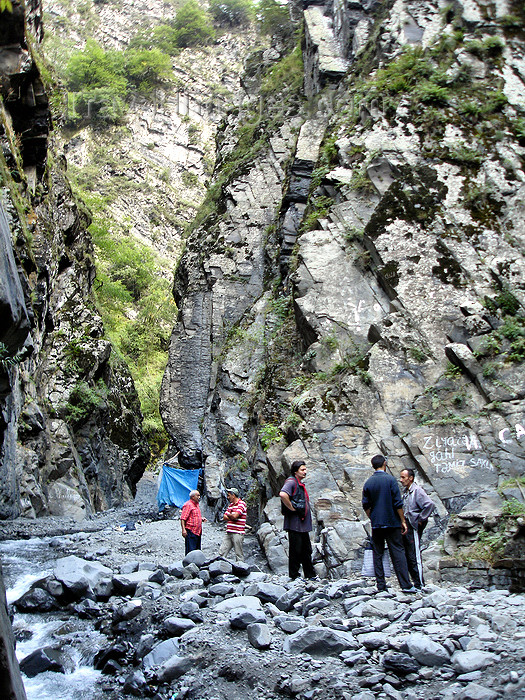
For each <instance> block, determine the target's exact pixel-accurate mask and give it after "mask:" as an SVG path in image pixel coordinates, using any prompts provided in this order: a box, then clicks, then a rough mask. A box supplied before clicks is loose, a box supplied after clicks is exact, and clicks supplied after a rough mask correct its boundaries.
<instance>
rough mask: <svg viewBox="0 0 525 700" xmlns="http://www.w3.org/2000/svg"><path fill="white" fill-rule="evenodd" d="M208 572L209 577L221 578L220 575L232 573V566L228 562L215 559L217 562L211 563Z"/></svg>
mask: <svg viewBox="0 0 525 700" xmlns="http://www.w3.org/2000/svg"><path fill="white" fill-rule="evenodd" d="M208 571H209V572H210V576H211V577H212V578H216V577H217V576H221V575H222V574H231V573H232V571H233V566H232V565H231V564H230V562H229V561H226V560H224V559H217V561H212V563H211V564H210V566H209V567H208Z"/></svg>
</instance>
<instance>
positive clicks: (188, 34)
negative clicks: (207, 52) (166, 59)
mask: <svg viewBox="0 0 525 700" xmlns="http://www.w3.org/2000/svg"><path fill="white" fill-rule="evenodd" d="M173 26H174V29H175V32H176V42H177V46H178V47H179V48H182V49H184V48H186V47H188V46H202V45H204V44H208V43H210V41H212V40H213V39H214V38H215V31H214V29H213V27H212V25H211V23H210V21H209V19H208V15H207V14H206V12H205V11H204V10H203V9H202V8H201V7H200V6H199V4H198V2H196V0H187V2H185V3H184V5H182V7H181V8H180V9H179V10H177V16H176V17H175V21H174V22H173Z"/></svg>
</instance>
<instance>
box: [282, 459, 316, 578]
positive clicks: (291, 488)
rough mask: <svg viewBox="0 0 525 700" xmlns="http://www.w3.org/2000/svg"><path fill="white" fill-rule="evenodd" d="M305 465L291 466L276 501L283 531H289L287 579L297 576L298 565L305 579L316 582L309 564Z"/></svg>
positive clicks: (299, 462) (309, 516)
mask: <svg viewBox="0 0 525 700" xmlns="http://www.w3.org/2000/svg"><path fill="white" fill-rule="evenodd" d="M305 476H306V463H305V462H304V460H302V459H296V460H295V461H294V462H292V466H291V468H290V476H289V477H288V479H286V481H285V482H284V484H283V486H282V488H281V491H280V492H279V497H280V499H281V503H282V512H283V515H284V526H283V527H284V530H287V531H288V573H289V576H290V578H291V579H292V580H293V579H296V578H297V577H298V576H299V570H300V568H301V565H302V567H303V573H304V576H305V578H309V579H314V578H316V574H315V569H314V566H313V564H312V543H311V541H310V532H311V531H312V511H311V509H310V499H309V497H308V492H307V490H306V488H305V485H304V484H303V480H304V478H305Z"/></svg>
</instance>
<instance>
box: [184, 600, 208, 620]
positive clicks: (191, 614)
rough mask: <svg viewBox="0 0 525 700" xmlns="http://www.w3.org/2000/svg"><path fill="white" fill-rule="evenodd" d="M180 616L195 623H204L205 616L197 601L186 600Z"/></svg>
mask: <svg viewBox="0 0 525 700" xmlns="http://www.w3.org/2000/svg"><path fill="white" fill-rule="evenodd" d="M179 614H180V616H181V617H188V618H189V619H190V620H193V622H203V620H204V615H203V614H202V612H201V609H200V607H199V604H198V602H197V601H195V600H185V601H184V603H181V605H180V607H179Z"/></svg>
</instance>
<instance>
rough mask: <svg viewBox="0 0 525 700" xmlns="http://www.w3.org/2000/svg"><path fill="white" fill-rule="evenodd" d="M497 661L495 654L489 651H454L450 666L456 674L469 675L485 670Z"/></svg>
mask: <svg viewBox="0 0 525 700" xmlns="http://www.w3.org/2000/svg"><path fill="white" fill-rule="evenodd" d="M497 660H498V657H497V656H496V654H492V653H491V652H490V651H480V650H478V649H473V650H472V651H456V653H455V654H453V656H452V666H453V668H454V671H456V673H471V671H477V670H479V669H484V668H487V666H491V665H492V664H493V663H495V662H496V661H497Z"/></svg>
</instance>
